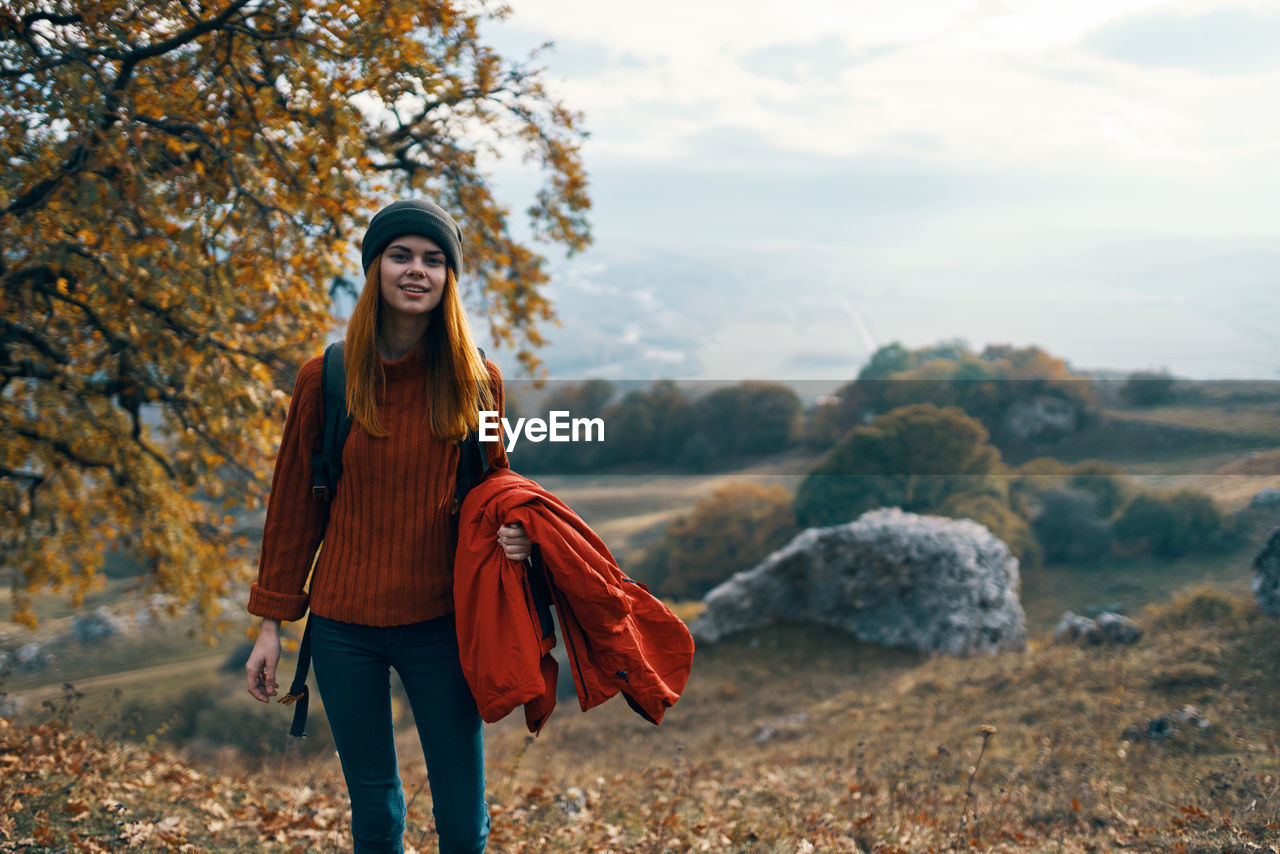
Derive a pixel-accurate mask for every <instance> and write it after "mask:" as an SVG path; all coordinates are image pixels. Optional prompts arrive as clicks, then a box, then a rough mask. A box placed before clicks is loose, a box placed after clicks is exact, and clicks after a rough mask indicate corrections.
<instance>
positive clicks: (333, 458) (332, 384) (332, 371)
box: [311, 341, 351, 501]
mask: <svg viewBox="0 0 1280 854" xmlns="http://www.w3.org/2000/svg"><path fill="white" fill-rule="evenodd" d="M320 402H321V408H322V409H323V413H324V438H323V440H322V441H321V445H320V453H318V454H316V455H314V456H313V457H312V458H311V494H312V495H314V496H315V497H316V498H319V499H320V500H322V501H328V500H329V499H331V498H332V497H333V490H334V488H335V487H336V486H337V485H338V478H339V477H341V476H342V446H343V445H345V444H346V442H347V434H348V433H350V432H351V415H350V414H349V413H348V412H347V368H346V362H345V360H344V359H343V355H342V342H341V341H338V342H335V343H333V344H330V345H329V346H328V347H326V348H325V350H324V366H323V368H322V370H321V373H320Z"/></svg>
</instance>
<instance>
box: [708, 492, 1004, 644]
mask: <svg viewBox="0 0 1280 854" xmlns="http://www.w3.org/2000/svg"><path fill="white" fill-rule="evenodd" d="M1019 589H1020V578H1019V574H1018V562H1017V560H1016V559H1015V558H1014V557H1013V556H1012V555H1011V554H1010V553H1009V548H1008V546H1006V545H1005V544H1004V543H1003V542H1001V541H1000V540H999V539H997V538H996V537H995V535H993V534H992V533H991V532H990V531H989V530H987V529H986V528H985V527H983V526H982V525H979V524H978V523H976V522H972V521H970V520H968V519H943V518H938V517H932V516H918V515H916V514H914V513H904V512H902V511H901V510H898V509H896V508H895V509H883V510H873V511H870V512H868V513H865V514H863V515H862V516H861V517H860V518H858V519H857V520H855V521H853V522H849V523H847V524H844V525H836V526H834V527H831V528H813V529H810V530H808V531H805V532H803V533H801V534H799V535H797V536H796V537H795V539H793V540H792V541H791V542H790V543H789V544H788V545H786V546H784V547H783V548H781V549H779V550H778V551H776V552H774V553H773V554H771V555H769V556H768V557H767V558H765V559H764V560H763V561H761V562H760V563H759V564H758V565H756V566H755V567H754V568H752V569H750V570H747V571H745V572H740V573H738V574H737V575H734V576H733V577H732V578H730V579H728V580H727V581H725V582H724V583H723V584H721V585H719V586H718V587H716V588H715V589H714V590H712V591H711V592H710V593H708V594H707V596H706V600H705V601H706V610H705V611H704V612H703V614H702V616H701V617H700V618H699V619H698V620H697V621H695V622H694V624H693V626H692V627H691V629H692V632H693V635H694V637H695V638H697V639H699V640H701V641H706V642H714V641H717V640H719V639H721V638H723V637H725V636H726V635H729V634H732V633H734V632H739V631H743V630H746V629H752V628H757V627H760V626H765V625H770V624H773V623H779V622H812V623H819V624H822V625H826V626H833V627H835V628H838V629H843V630H845V631H847V632H849V633H850V634H852V635H854V636H855V637H857V638H859V639H861V640H864V641H867V642H869V643H876V644H882V645H885V646H894V647H904V648H907V649H914V650H918V651H921V652H941V653H947V654H950V655H971V654H977V653H993V652H1000V651H1006V650H1021V649H1023V648H1025V646H1026V637H1027V632H1026V618H1025V616H1024V614H1023V611H1022V604H1021V602H1020V601H1019V599H1018V594H1019Z"/></svg>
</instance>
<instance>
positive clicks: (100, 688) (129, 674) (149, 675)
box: [9, 650, 243, 709]
mask: <svg viewBox="0 0 1280 854" xmlns="http://www.w3.org/2000/svg"><path fill="white" fill-rule="evenodd" d="M226 657H227V653H226V651H225V650H223V651H222V652H215V653H210V654H208V655H201V656H198V657H195V658H186V659H182V660H181V661H167V662H165V663H163V664H153V665H151V666H148V667H138V668H135V669H133V670H121V671H118V672H116V673H104V674H103V675H101V676H87V677H84V678H82V679H73V680H67V679H59V680H57V681H56V682H51V683H49V684H47V685H36V686H32V687H27V688H23V689H21V690H18V691H11V692H9V693H10V696H12V697H15V698H18V699H19V700H21V701H22V704H23V706H24V708H27V709H32V708H39V706H40V704H41V703H43V702H44V701H45V700H55V699H57V698H59V697H61V696H62V695H63V693H64V692H65V689H64V688H63V686H64V685H65V684H67V683H68V682H70V684H71V685H72V686H74V687H75V689H76V690H77V691H79V692H80V693H81V694H91V693H92V694H100V693H104V692H107V691H111V690H114V689H116V688H123V687H125V686H127V685H131V684H133V683H136V682H139V681H146V682H154V681H160V680H163V679H166V678H170V677H177V676H190V675H191V674H192V673H196V672H208V671H213V670H216V669H218V668H219V667H221V666H222V662H223V661H224V660H226ZM233 678H235V674H231V673H228V674H227V679H228V680H231V679H233ZM241 681H243V679H241Z"/></svg>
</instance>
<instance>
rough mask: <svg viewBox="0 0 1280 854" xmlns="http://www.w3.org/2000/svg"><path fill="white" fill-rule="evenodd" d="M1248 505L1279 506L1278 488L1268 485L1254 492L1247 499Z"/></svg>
mask: <svg viewBox="0 0 1280 854" xmlns="http://www.w3.org/2000/svg"><path fill="white" fill-rule="evenodd" d="M1249 506H1250V507H1280V489H1276V488H1275V487H1274V486H1268V487H1266V488H1264V489H1261V490H1259V491H1258V492H1256V493H1254V496H1253V498H1250V499H1249Z"/></svg>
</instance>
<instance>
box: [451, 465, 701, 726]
mask: <svg viewBox="0 0 1280 854" xmlns="http://www.w3.org/2000/svg"><path fill="white" fill-rule="evenodd" d="M517 520H518V521H520V522H521V523H522V524H523V525H524V527H525V531H526V532H527V533H528V534H529V537H530V539H532V540H533V542H534V544H535V552H536V553H539V554H540V555H541V558H542V564H543V565H545V575H544V574H543V570H542V569H541V567H540V566H535V567H534V568H529V567H527V566H526V565H525V564H523V563H516V562H514V561H511V560H508V559H507V557H506V555H505V554H504V553H503V551H502V547H501V546H500V545H499V544H498V528H499V527H500V526H501V525H502V524H503V523H504V522H512V521H517ZM458 532H459V534H458V550H457V556H456V559H455V561H454V567H453V573H454V578H453V601H454V606H455V608H456V611H457V626H458V648H459V653H460V657H461V661H462V671H463V673H464V674H465V675H466V678H467V683H468V684H469V685H470V686H471V692H472V694H474V695H475V700H476V705H477V707H479V710H480V717H482V718H483V719H484V720H485V721H488V722H490V723H492V722H494V721H496V720H499V719H500V718H502V717H504V716H505V715H506V714H507V713H508V712H510V711H511V710H512V709H514V708H515V707H516V706H518V705H521V704H524V707H525V722H526V723H527V724H528V727H529V730H530V731H531V732H535V733H536V732H539V731H540V730H541V729H542V726H543V725H544V724H545V723H546V722H547V718H548V717H550V715H551V712H552V710H553V709H554V708H555V704H556V688H555V686H556V675H557V671H558V665H557V663H556V660H555V659H554V658H553V657H552V655H551V649H552V647H554V646H555V643H556V641H555V635H554V632H553V631H551V625H550V620H549V617H547V614H546V609H545V607H540V603H539V601H538V600H539V599H540V598H543V597H544V596H546V595H549V597H550V600H551V603H552V604H554V605H555V606H556V613H557V615H558V616H559V618H560V631H561V634H562V635H563V636H564V638H565V644H566V648H567V651H568V654H569V666H570V669H571V670H572V672H573V681H574V685H575V686H576V687H577V691H578V704H579V705H580V706H581V707H582V710H583V711H584V712H585V711H586V710H587V709H590V708H591V707H593V706H597V705H599V704H600V703H603V702H604V701H605V700H607V699H609V698H610V697H612V696H613V695H614V694H617V693H618V692H620V691H621V692H622V693H623V694H624V696H625V697H626V699H627V702H628V704H629V705H630V706H631V707H632V708H633V709H635V710H636V712H638V713H639V714H640V715H642V716H643V717H645V718H646V719H647V720H649V721H651V722H652V723H655V724H656V723H659V722H661V720H662V715H663V713H664V712H665V711H666V710H667V708H669V707H670V706H671V704H672V703H674V702H675V701H676V700H677V699H679V697H680V692H681V691H682V690H684V685H685V682H686V681H687V680H688V678H689V670H690V667H691V666H692V663H693V638H692V637H691V636H690V635H689V630H688V629H687V628H686V627H685V625H684V623H682V622H681V621H680V618H679V617H677V616H676V615H675V614H673V613H671V610H670V609H669V608H667V607H666V606H665V605H663V604H662V603H661V602H659V601H658V600H657V599H656V598H655V597H654V596H653V595H652V594H651V593H650V592H649V588H647V587H645V586H644V585H643V584H640V583H639V582H636V581H632V580H631V579H630V578H628V577H627V576H626V575H625V574H624V573H623V572H622V570H620V569H619V568H618V564H617V561H615V560H614V559H613V555H611V554H610V553H609V549H608V548H607V547H606V546H605V544H604V542H603V541H602V540H601V539H600V538H599V537H598V536H596V534H595V532H594V531H592V530H591V529H590V528H588V527H587V524H586V523H585V522H583V521H582V519H580V518H579V517H578V515H577V514H576V513H574V512H573V510H571V509H570V508H569V507H568V506H567V505H566V504H564V503H563V502H562V501H560V499H558V498H556V497H555V496H554V495H552V494H551V493H550V492H547V491H546V490H545V489H543V488H542V487H541V486H539V485H538V484H536V483H534V482H533V481H531V480H529V479H527V478H525V477H522V476H520V475H518V474H516V473H515V472H513V471H511V470H510V469H496V470H494V471H493V472H491V473H490V474H489V475H488V477H486V478H485V480H484V481H483V482H482V483H480V484H479V485H478V486H476V487H474V488H473V489H472V490H471V491H470V492H469V493H468V494H467V498H466V500H465V501H464V502H463V503H462V508H461V511H460V513H459V520H458ZM531 574H532V582H531ZM541 577H545V579H546V581H547V584H546V585H545V587H544V586H543V585H541V584H540V583H538V582H539V579H540V578H541Z"/></svg>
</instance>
